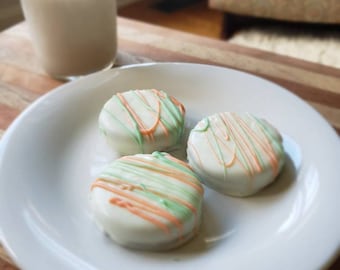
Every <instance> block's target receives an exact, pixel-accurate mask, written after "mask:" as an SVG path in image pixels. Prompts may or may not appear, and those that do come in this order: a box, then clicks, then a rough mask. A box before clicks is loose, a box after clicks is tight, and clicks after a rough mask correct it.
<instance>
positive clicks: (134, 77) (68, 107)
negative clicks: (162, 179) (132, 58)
mask: <svg viewBox="0 0 340 270" xmlns="http://www.w3.org/2000/svg"><path fill="white" fill-rule="evenodd" d="M135 88H139V89H141V88H158V89H163V90H165V91H167V92H168V93H169V94H171V95H174V96H175V97H177V98H178V99H179V100H180V101H182V102H183V103H184V104H185V105H186V108H187V117H188V123H189V124H188V125H189V126H190V125H193V124H194V123H195V122H196V121H197V120H198V119H200V118H201V117H202V116H204V115H209V114H212V113H214V112H218V111H249V112H252V113H255V114H257V115H258V116H261V117H265V118H266V119H267V120H269V121H270V122H272V124H274V125H275V126H276V127H277V128H278V129H279V130H280V132H281V133H282V134H283V135H284V139H285V140H284V142H285V149H286V152H287V156H288V163H287V166H286V167H285V168H284V171H283V173H282V175H281V176H280V178H279V179H278V180H277V181H276V182H275V184H273V185H271V186H270V187H268V188H267V189H265V190H264V191H263V192H260V193H259V194H257V195H256V196H253V197H250V198H246V199H239V198H231V197H227V196H223V195H219V194H217V193H216V192H214V191H211V190H208V189H207V190H206V196H205V206H204V222H203V226H202V231H201V234H200V236H199V237H197V238H196V239H194V240H193V241H191V242H190V243H189V244H187V245H185V246H184V247H182V248H180V249H177V250H174V251H171V252H166V253H151V252H137V251H131V250H127V249H124V248H121V247H119V246H117V245H116V244H114V243H113V242H112V241H110V240H109V239H108V238H107V237H105V236H104V234H102V233H101V232H100V231H99V230H98V229H97V227H96V226H95V225H94V224H93V222H92V220H91V213H90V211H89V208H88V200H87V198H88V192H89V185H90V183H91V182H92V180H94V178H95V175H96V174H97V173H98V170H99V169H100V167H101V166H102V165H103V164H105V163H106V162H107V161H108V160H109V159H110V155H109V153H108V152H106V151H105V147H104V145H102V142H101V139H100V137H99V136H98V131H97V116H98V113H99V111H100V109H101V106H102V105H103V103H104V102H105V101H106V100H107V99H108V98H109V97H110V96H111V95H112V94H113V93H115V92H116V91H124V90H128V89H135ZM1 144H2V146H1V157H0V166H1V167H0V169H1V171H0V215H1V219H0V226H1V230H2V235H3V237H2V238H3V239H2V240H3V243H4V244H5V246H6V247H7V249H8V250H9V251H10V253H11V255H12V256H13V258H14V259H15V260H16V262H17V263H18V264H19V265H20V266H21V267H23V268H24V269H34V270H37V269H58V270H59V269H82V270H86V269H101V270H105V269H148V270H151V269H162V270H165V269H176V270H180V269H261V270H264V269H300V270H301V269H317V268H320V267H322V266H325V265H327V264H328V263H330V261H331V260H332V259H334V257H335V256H336V254H337V252H338V250H337V249H338V248H339V244H340V218H339V217H338V213H339V210H338V208H339V205H340V196H339V191H340V181H339V172H338V165H339V163H338V162H339V160H340V146H339V139H338V136H337V135H336V133H335V132H334V131H333V130H332V128H331V127H330V126H329V124H328V123H327V122H326V121H325V120H324V119H323V118H322V117H321V116H320V115H319V114H318V113H317V112H315V111H314V110H313V109H312V108H311V107H310V106H309V105H307V104H306V103H304V102H303V101H301V100H300V99H299V98H297V97H296V96H294V95H292V94H290V93H289V92H288V91H286V90H284V89H282V88H280V87H279V86H277V85H274V84H272V83H269V82H267V81H265V80H262V79H260V78H257V77H255V76H251V75H249V74H245V73H242V72H238V71H234V70H230V69H225V68H219V67H213V66H205V65H194V64H179V63H178V64H148V65H137V66H130V67H126V68H119V69H114V70H109V71H106V72H102V73H98V74H94V75H91V76H88V77H85V78H83V79H80V80H79V81H75V82H72V83H69V84H66V85H64V86H61V87H59V88H57V89H56V90H55V91H52V92H51V93H49V94H48V95H45V96H44V97H42V98H40V99H39V100H38V101H37V102H35V103H34V104H33V105H32V106H30V107H29V109H27V110H26V111H25V112H24V113H23V114H21V116H20V117H18V118H17V120H16V121H15V122H14V124H13V125H11V127H10V128H9V130H8V131H7V132H6V134H5V136H4V137H3V140H2V141H1Z"/></svg>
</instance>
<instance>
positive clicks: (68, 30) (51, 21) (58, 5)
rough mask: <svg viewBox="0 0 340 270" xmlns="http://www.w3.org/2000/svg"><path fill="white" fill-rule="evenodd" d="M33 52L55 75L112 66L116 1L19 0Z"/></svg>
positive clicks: (114, 50) (114, 47) (63, 75)
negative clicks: (34, 50) (30, 37)
mask: <svg viewBox="0 0 340 270" xmlns="http://www.w3.org/2000/svg"><path fill="white" fill-rule="evenodd" d="M21 4H22V8H23V11H24V15H25V18H26V20H27V22H28V25H29V29H30V31H31V33H32V38H33V44H34V47H35V49H36V53H37V55H38V57H39V59H40V60H41V63H42V65H43V67H44V68H45V70H46V71H47V72H48V73H49V74H50V75H52V76H53V77H56V78H70V77H74V76H80V75H85V74H89V73H92V72H95V71H98V70H102V69H106V68H109V67H111V66H112V64H113V62H114V59H115V55H116V50H117V38H116V0H21Z"/></svg>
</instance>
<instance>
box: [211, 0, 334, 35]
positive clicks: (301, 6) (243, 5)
mask: <svg viewBox="0 0 340 270" xmlns="http://www.w3.org/2000/svg"><path fill="white" fill-rule="evenodd" d="M209 7H210V8H213V9H217V10H221V11H223V12H225V14H226V18H225V21H226V26H227V27H228V25H227V24H228V23H229V28H230V26H233V20H234V19H236V21H237V19H238V18H237V17H239V16H241V17H248V16H250V17H252V18H262V19H271V20H280V21H286V22H304V23H313V24H326V23H327V24H339V23H340V1H339V0H209ZM238 23H240V20H238V22H236V24H238ZM230 31H231V30H229V32H230ZM227 32H228V31H227Z"/></svg>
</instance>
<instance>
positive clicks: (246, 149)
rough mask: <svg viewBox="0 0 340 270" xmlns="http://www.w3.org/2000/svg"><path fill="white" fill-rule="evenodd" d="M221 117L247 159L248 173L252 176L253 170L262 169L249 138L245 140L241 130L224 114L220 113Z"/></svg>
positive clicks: (258, 170)
mask: <svg viewBox="0 0 340 270" xmlns="http://www.w3.org/2000/svg"><path fill="white" fill-rule="evenodd" d="M222 119H223V120H224V123H225V124H226V125H227V127H228V128H229V130H230V134H231V135H232V137H233V138H234V142H235V144H236V145H237V146H238V148H239V149H240V151H241V152H242V153H243V154H244V158H245V159H246V160H247V164H248V166H250V168H249V172H250V175H252V176H253V175H254V174H255V171H257V172H261V171H262V167H261V163H260V161H259V160H258V157H257V156H256V153H255V152H254V149H253V147H252V145H250V144H249V140H247V138H246V137H245V135H244V134H242V131H241V130H240V129H238V128H236V126H235V125H233V124H232V123H231V121H230V120H229V119H227V117H226V116H225V115H222ZM255 136H256V134H255Z"/></svg>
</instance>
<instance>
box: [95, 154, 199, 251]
mask: <svg viewBox="0 0 340 270" xmlns="http://www.w3.org/2000/svg"><path fill="white" fill-rule="evenodd" d="M90 200H91V201H90V203H91V206H92V209H93V213H94V219H95V221H96V223H97V224H98V225H99V226H100V227H101V228H102V229H103V230H104V231H105V232H106V233H107V234H108V235H109V236H110V237H111V238H112V239H113V240H114V241H115V242H116V243H118V244H120V245H122V246H125V247H129V248H134V249H144V250H168V249H172V248H175V247H177V246H180V245H182V244H184V243H185V242H187V241H188V240H189V239H190V238H192V237H193V236H194V235H196V234H197V233H198V229H199V225H200V221H201V207H202V200H203V187H202V185H201V183H200V181H199V180H198V179H197V177H196V175H195V173H194V172H193V171H192V170H191V169H190V167H189V166H188V165H187V164H186V163H184V162H182V161H180V160H178V159H175V158H174V157H172V156H170V155H169V154H167V153H160V152H154V153H153V154H138V155H134V156H125V157H122V158H120V159H118V160H116V161H114V162H113V163H111V164H110V165H109V166H108V167H107V168H106V169H105V170H104V171H103V172H102V173H101V175H100V176H99V177H98V179H97V180H96V181H95V182H94V183H93V184H92V188H91V196H90Z"/></svg>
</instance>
